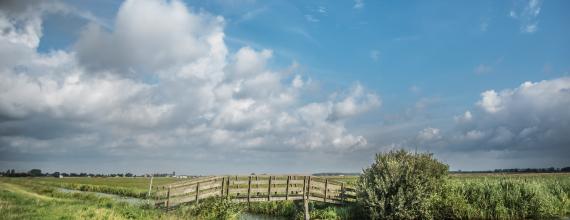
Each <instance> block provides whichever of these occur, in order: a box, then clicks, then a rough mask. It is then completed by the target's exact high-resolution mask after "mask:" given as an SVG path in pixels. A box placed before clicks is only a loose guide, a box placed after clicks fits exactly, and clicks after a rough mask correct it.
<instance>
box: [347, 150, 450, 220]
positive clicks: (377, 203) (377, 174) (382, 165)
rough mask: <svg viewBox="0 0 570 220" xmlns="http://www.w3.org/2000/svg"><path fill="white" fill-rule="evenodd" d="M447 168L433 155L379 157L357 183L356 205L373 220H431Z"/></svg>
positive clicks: (382, 155) (386, 155)
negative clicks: (433, 206)
mask: <svg viewBox="0 0 570 220" xmlns="http://www.w3.org/2000/svg"><path fill="white" fill-rule="evenodd" d="M447 170H448V166H447V165H445V164H443V163H441V162H439V161H437V160H436V159H434V158H433V156H432V154H427V153H421V154H414V153H409V152H406V151H404V150H398V151H390V152H388V153H381V154H377V155H376V160H375V161H374V163H373V164H372V165H371V166H370V167H368V168H366V169H364V172H363V174H362V175H361V176H360V178H359V179H358V181H357V203H358V204H359V206H360V207H361V208H362V209H363V210H362V211H363V213H364V215H366V217H367V218H370V219H430V218H433V216H434V215H433V213H432V211H433V209H432V205H431V204H432V202H433V201H434V200H435V199H436V198H435V197H436V196H437V192H438V191H439V187H440V186H441V185H443V184H444V183H445V177H446V176H447Z"/></svg>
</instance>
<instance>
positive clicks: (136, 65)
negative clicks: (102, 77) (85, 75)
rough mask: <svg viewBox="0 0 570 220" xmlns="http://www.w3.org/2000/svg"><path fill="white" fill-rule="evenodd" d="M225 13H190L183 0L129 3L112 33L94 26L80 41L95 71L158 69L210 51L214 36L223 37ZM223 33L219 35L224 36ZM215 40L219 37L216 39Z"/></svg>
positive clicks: (82, 56)
mask: <svg viewBox="0 0 570 220" xmlns="http://www.w3.org/2000/svg"><path fill="white" fill-rule="evenodd" d="M223 23H224V20H223V18H221V17H215V16H212V15H209V14H203V13H202V14H197V13H191V12H190V11H189V10H188V9H187V8H186V6H185V5H184V4H183V3H182V2H179V1H172V2H170V3H169V2H166V1H126V2H124V3H123V4H122V6H121V8H120V9H119V12H118V14H117V18H116V20H115V24H114V29H113V31H112V32H107V31H106V30H104V29H103V28H101V27H100V26H99V25H97V24H91V25H89V26H88V27H87V29H86V30H85V31H83V33H82V34H81V37H80V39H79V41H78V42H77V45H76V50H77V56H78V58H79V61H81V63H82V64H83V65H85V66H87V67H89V68H91V69H95V70H100V69H102V68H105V69H114V70H117V71H120V72H125V71H127V70H134V71H135V72H145V71H146V72H155V71H159V70H162V69H165V68H173V67H177V66H179V65H183V64H185V63H188V62H193V61H196V60H197V59H199V58H201V57H204V56H206V55H207V54H208V52H209V51H210V49H211V48H213V47H216V45H212V41H213V40H212V38H219V37H223V32H222V28H223ZM220 35H221V36H220ZM215 42H217V41H215Z"/></svg>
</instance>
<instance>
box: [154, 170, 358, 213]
mask: <svg viewBox="0 0 570 220" xmlns="http://www.w3.org/2000/svg"><path fill="white" fill-rule="evenodd" d="M355 194H356V193H355V190H354V188H352V187H351V186H349V185H347V184H346V183H344V182H340V181H334V180H329V179H327V178H325V177H315V176H213V177H203V178H197V179H192V180H189V181H183V182H178V183H176V184H171V185H162V186H157V187H155V193H154V195H155V201H156V206H159V207H161V206H165V207H171V206H176V205H179V204H182V203H189V202H199V201H200V200H201V199H206V198H210V197H216V196H217V197H225V198H228V199H231V200H233V201H237V202H261V201H279V200H302V199H303V198H304V196H305V198H306V199H308V200H312V201H320V202H326V203H336V204H343V203H350V202H353V201H354V200H355V198H356V196H355Z"/></svg>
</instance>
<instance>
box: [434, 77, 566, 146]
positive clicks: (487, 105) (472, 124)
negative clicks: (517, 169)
mask: <svg viewBox="0 0 570 220" xmlns="http://www.w3.org/2000/svg"><path fill="white" fill-rule="evenodd" d="M476 105H477V106H478V108H476V109H473V110H470V111H466V112H465V113H464V114H463V115H461V116H456V117H455V121H456V123H457V124H456V126H455V127H454V128H453V129H452V130H451V131H448V132H446V133H445V134H444V136H446V140H447V141H448V142H447V143H448V145H449V147H450V150H461V151H465V150H467V151H481V150H483V151H485V150H493V151H501V152H519V153H520V152H526V155H527V156H529V155H534V156H536V155H543V156H545V157H546V156H549V157H554V156H557V155H558V156H559V155H568V153H570V152H569V150H570V149H569V148H568V146H569V144H570V138H569V137H568V135H567V134H566V133H567V131H569V130H570V111H569V109H570V78H568V77H562V78H557V79H552V80H543V81H539V82H525V83H522V84H521V85H520V86H519V87H517V88H514V89H505V90H501V91H499V92H496V91H494V90H489V91H485V92H483V93H481V99H480V100H479V101H478V102H477V103H476ZM474 118H477V120H474ZM519 156H520V155H519Z"/></svg>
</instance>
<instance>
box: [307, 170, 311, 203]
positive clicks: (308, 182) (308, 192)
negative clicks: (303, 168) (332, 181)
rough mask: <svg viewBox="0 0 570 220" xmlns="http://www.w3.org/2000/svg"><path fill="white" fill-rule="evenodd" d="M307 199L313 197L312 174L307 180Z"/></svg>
mask: <svg viewBox="0 0 570 220" xmlns="http://www.w3.org/2000/svg"><path fill="white" fill-rule="evenodd" d="M307 199H309V200H310V199H311V176H309V179H308V180H307Z"/></svg>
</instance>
